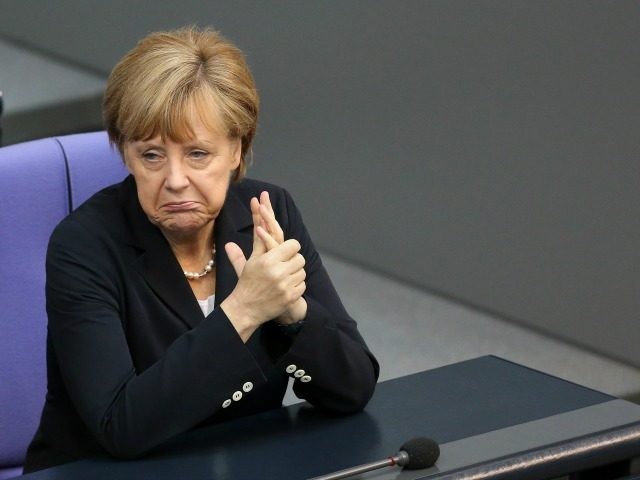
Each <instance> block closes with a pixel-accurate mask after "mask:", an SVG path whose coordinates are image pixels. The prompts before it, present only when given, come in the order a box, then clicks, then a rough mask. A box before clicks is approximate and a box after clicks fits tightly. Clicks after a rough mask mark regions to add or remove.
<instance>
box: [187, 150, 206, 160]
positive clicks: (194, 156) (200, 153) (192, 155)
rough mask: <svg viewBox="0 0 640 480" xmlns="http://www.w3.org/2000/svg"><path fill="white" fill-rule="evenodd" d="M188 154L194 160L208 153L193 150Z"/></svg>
mask: <svg viewBox="0 0 640 480" xmlns="http://www.w3.org/2000/svg"><path fill="white" fill-rule="evenodd" d="M189 155H190V156H191V158H194V159H196V160H202V159H204V158H206V157H207V155H208V154H207V152H203V151H202V150H195V151H193V152H191V153H190V154H189Z"/></svg>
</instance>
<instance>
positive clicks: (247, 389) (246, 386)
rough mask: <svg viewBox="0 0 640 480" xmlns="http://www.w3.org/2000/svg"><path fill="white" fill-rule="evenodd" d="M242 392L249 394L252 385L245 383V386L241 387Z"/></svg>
mask: <svg viewBox="0 0 640 480" xmlns="http://www.w3.org/2000/svg"><path fill="white" fill-rule="evenodd" d="M242 390H244V391H245V393H249V392H250V391H251V390H253V383H251V382H245V384H244V385H242Z"/></svg>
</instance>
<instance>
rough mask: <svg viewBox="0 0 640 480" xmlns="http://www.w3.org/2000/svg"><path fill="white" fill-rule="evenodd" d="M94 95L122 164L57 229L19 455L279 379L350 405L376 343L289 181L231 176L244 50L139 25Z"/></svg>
mask: <svg viewBox="0 0 640 480" xmlns="http://www.w3.org/2000/svg"><path fill="white" fill-rule="evenodd" d="M103 109H104V118H105V122H106V126H107V130H108V133H109V137H110V140H111V142H112V143H113V144H114V145H115V146H116V147H117V148H118V149H119V151H120V153H121V154H122V157H123V159H124V162H125V164H126V166H127V168H128V170H129V172H130V173H131V175H130V176H129V177H128V178H126V179H125V180H124V181H123V182H122V183H121V184H118V185H114V186H112V187H109V188H107V189H105V190H103V191H101V192H99V193H97V194H96V195H94V196H93V197H92V198H91V199H90V200H88V201H87V202H86V203H85V204H84V205H82V206H81V207H80V208H78V209H77V210H76V211H74V212H73V213H72V214H71V215H69V216H68V217H67V218H66V219H65V220H63V221H62V222H61V223H60V225H58V227H57V228H56V229H55V231H54V233H53V235H52V237H51V240H50V244H49V249H48V253H47V287H46V295H47V312H48V317H49V327H48V329H49V330H48V332H49V336H48V354H47V366H48V393H47V398H46V402H45V406H44V409H43V413H42V418H41V422H40V426H39V429H38V431H37V433H36V435H35V437H34V439H33V441H32V443H31V445H30V447H29V451H28V453H27V459H26V462H25V471H26V472H29V471H34V470H39V469H42V468H46V467H50V466H53V465H57V464H60V463H65V462H69V461H72V460H76V459H80V458H84V457H89V456H94V455H97V454H100V453H104V452H108V453H109V454H111V455H113V456H116V457H120V458H129V457H135V456H138V455H141V454H143V453H144V452H146V451H148V450H149V449H151V448H152V447H154V446H155V445H157V444H159V443H160V442H162V441H164V440H166V439H168V438H170V437H172V436H174V435H176V434H178V433H180V432H183V431H186V430H188V429H190V428H192V427H195V426H197V425H202V424H208V423H214V422H220V421H223V420H228V419H231V418H236V417H239V416H243V415H249V414H253V413H256V412H260V411H263V410H266V409H272V408H277V407H280V406H281V403H282V398H283V395H284V392H285V390H286V387H287V383H288V380H289V378H290V377H292V378H294V379H295V380H294V391H295V393H296V394H297V395H298V396H299V397H300V398H303V399H306V400H307V401H308V402H309V403H311V404H312V405H314V406H316V407H318V408H322V409H326V410H329V411H335V412H352V411H357V410H359V409H362V408H363V407H364V406H365V404H366V403H367V402H368V400H369V398H370V397H371V395H372V393H373V389H374V386H375V382H376V380H377V376H378V365H377V362H376V360H375V358H374V357H373V355H372V354H371V353H370V352H369V350H368V349H367V347H366V345H365V343H364V341H363V340H362V337H361V336H360V334H359V333H358V330H357V328H356V324H355V322H354V321H353V320H352V319H351V318H350V317H349V315H348V314H347V313H346V311H345V310H344V307H343V306H342V304H341V302H340V299H339V298H338V296H337V294H336V292H335V290H334V288H333V286H332V284H331V281H330V280H329V277H328V276H327V273H326V271H325V270H324V268H323V266H322V263H321V260H320V257H319V256H318V253H317V252H316V250H315V248H314V246H313V243H312V242H311V239H310V238H309V235H308V233H307V231H306V229H305V226H304V224H303V223H302V219H301V217H300V213H299V212H298V210H297V209H296V207H295V205H294V203H293V200H292V199H291V197H290V196H289V194H288V193H287V192H286V191H285V190H283V189H281V188H278V187H276V186H273V185H269V184H266V183H262V182H258V181H254V180H249V179H244V178H243V177H244V173H245V170H246V156H247V153H248V152H249V149H250V146H251V141H252V139H253V136H254V133H255V129H256V122H257V113H258V96H257V93H256V89H255V85H254V83H253V78H252V77H251V74H250V72H249V70H248V67H247V65H246V64H245V61H244V58H243V56H242V54H241V52H240V51H239V50H238V49H237V48H235V47H234V46H233V45H231V44H230V43H228V42H227V41H226V40H224V39H223V38H222V37H220V36H219V35H218V34H217V33H216V32H213V31H209V30H205V31H201V30H197V29H193V28H191V29H183V30H178V31H173V32H166V33H156V34H152V35H149V36H148V37H147V38H145V39H143V40H142V41H141V42H140V43H139V44H138V45H137V46H136V47H135V48H134V49H133V50H132V51H131V52H130V53H129V54H127V55H126V56H125V57H124V58H123V59H122V61H121V62H120V63H119V64H118V65H117V66H116V67H115V69H114V70H113V72H112V73H111V76H110V77H109V81H108V85H107V89H106V92H105V98H104V105H103ZM87 161H90V159H87Z"/></svg>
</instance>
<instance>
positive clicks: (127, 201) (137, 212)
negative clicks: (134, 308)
mask: <svg viewBox="0 0 640 480" xmlns="http://www.w3.org/2000/svg"><path fill="white" fill-rule="evenodd" d="M121 199H122V204H123V208H124V210H125V215H126V217H127V220H128V221H129V225H130V230H131V232H132V234H133V235H132V237H133V243H134V244H135V245H134V246H135V247H137V248H138V249H139V250H141V253H140V255H139V256H138V258H137V260H136V261H135V263H134V267H135V269H136V270H137V271H138V272H139V273H140V275H141V276H142V277H143V278H144V280H145V281H146V282H147V284H148V285H149V287H151V289H152V290H153V291H154V292H155V293H156V295H157V296H158V298H159V299H160V300H161V301H162V302H163V303H164V304H166V305H167V306H168V307H169V308H170V309H171V310H172V311H173V312H174V313H175V314H176V315H177V316H178V317H180V318H181V319H182V320H183V321H184V322H185V323H186V324H187V325H189V326H190V327H192V328H193V327H195V326H196V325H197V324H198V323H200V321H201V320H202V318H203V317H202V310H200V307H199V306H198V303H197V301H196V298H195V296H194V295H193V291H192V290H191V287H189V283H188V281H187V279H186V278H185V277H184V274H183V272H182V268H181V267H180V264H179V263H178V260H177V259H176V257H175V255H174V254H173V251H172V250H171V247H170V246H169V243H168V242H167V240H166V239H165V238H164V235H162V232H160V229H158V227H156V226H155V225H153V224H152V223H151V222H150V221H149V219H148V218H147V215H146V214H145V213H144V211H143V210H142V207H141V206H140V203H139V201H138V194H137V190H136V185H135V181H134V179H133V177H131V176H130V177H128V178H127V179H126V180H125V182H124V183H123V189H122V196H121Z"/></svg>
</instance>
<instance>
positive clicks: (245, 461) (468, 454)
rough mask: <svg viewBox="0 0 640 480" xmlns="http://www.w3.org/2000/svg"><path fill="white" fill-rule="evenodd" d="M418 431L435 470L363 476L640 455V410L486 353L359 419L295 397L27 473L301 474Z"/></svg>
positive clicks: (560, 467) (510, 470) (42, 478)
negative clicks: (432, 447)
mask: <svg viewBox="0 0 640 480" xmlns="http://www.w3.org/2000/svg"><path fill="white" fill-rule="evenodd" d="M414 436H428V437H431V438H433V439H435V440H436V441H437V442H438V443H439V444H440V447H441V456H440V459H439V460H438V462H437V463H436V466H434V467H432V468H429V469H425V470H420V471H403V472H400V471H399V470H397V469H385V470H380V471H378V472H377V473H374V472H372V473H369V474H366V475H364V476H361V477H358V478H367V479H376V480H382V479H385V480H387V479H398V480H411V479H422V478H425V479H427V478H428V479H432V478H433V479H436V478H437V479H445V478H446V479H453V478H464V479H480V478H483V479H485V478H492V479H498V478H499V479H511V478H514V479H515V478H517V479H519V480H526V479H541V478H551V477H554V476H560V475H564V474H566V473H568V472H572V471H576V470H583V469H591V468H594V467H596V466H599V465H605V464H609V463H613V462H619V461H624V460H626V459H630V458H632V457H635V456H638V455H640V405H636V404H632V403H629V402H626V401H624V400H619V399H616V398H615V397H611V396H609V395H605V394H603V393H600V392H596V391H593V390H590V389H588V388H585V387H581V386H579V385H576V384H573V383H570V382H566V381H564V380H560V379H558V378H555V377H552V376H550V375H546V374H543V373H540V372H537V371H534V370H531V369H529V368H526V367H523V366H520V365H517V364H514V363H512V362H509V361H507V360H503V359H500V358H497V357H492V356H488V357H480V358H477V359H474V360H469V361H465V362H461V363H456V364H453V365H449V366H446V367H441V368H437V369H434V370H428V371H425V372H421V373H417V374H414V375H408V376H406V377H401V378H397V379H394V380H390V381H387V382H383V383H381V384H379V385H378V387H377V389H376V393H375V395H374V397H373V399H372V401H371V403H370V404H369V405H368V406H367V408H366V409H365V411H363V412H361V413H358V414H355V415H350V416H338V417H336V416H331V415H327V414H323V413H320V412H317V411H315V410H313V409H311V408H309V407H308V406H306V405H305V404H298V405H294V406H291V407H288V408H281V409H277V410H272V411H269V412H265V413H261V414H258V415H255V416H252V417H245V418H241V419H238V420H234V421H231V422H227V423H223V424H219V425H215V426H212V427H207V428H202V429H199V430H194V431H191V432H188V433H186V434H184V435H182V436H180V437H178V438H176V439H174V440H173V441H171V442H168V443H166V444H164V445H163V446H162V447H160V448H158V449H156V450H155V451H154V452H153V453H152V454H150V455H148V456H146V457H144V458H142V459H139V460H134V461H116V460H112V459H109V458H96V459H91V460H84V461H80V462H74V463H70V464H66V465H62V466H60V467H56V468H52V469H47V470H43V471H40V472H36V473H33V474H30V475H26V476H25V477H24V478H25V479H27V478H28V479H33V480H52V479H61V478H64V479H83V480H84V479H87V478H91V479H93V480H100V479H108V480H112V479H114V478H117V479H125V478H153V479H176V478H180V479H206V478H209V479H216V480H230V479H233V480H244V479H254V478H255V479H278V480H296V479H305V478H309V477H313V476H316V475H321V474H323V473H329V472H332V471H335V470H340V469H342V468H346V467H350V466H354V465H358V464H361V463H366V462H370V461H374V460H379V459H382V458H385V457H387V456H389V455H391V454H392V453H395V452H396V451H397V449H398V447H399V446H400V445H401V444H402V443H404V441H406V440H407V439H409V438H411V437H414ZM600 478H603V477H600Z"/></svg>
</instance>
